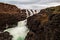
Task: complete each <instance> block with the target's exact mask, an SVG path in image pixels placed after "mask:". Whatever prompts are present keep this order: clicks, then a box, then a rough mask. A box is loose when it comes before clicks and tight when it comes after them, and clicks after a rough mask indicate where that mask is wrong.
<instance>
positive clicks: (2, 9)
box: [0, 3, 26, 31]
mask: <svg viewBox="0 0 60 40" xmlns="http://www.w3.org/2000/svg"><path fill="white" fill-rule="evenodd" d="M25 11H26V10H25ZM25 11H23V12H22V10H21V9H19V8H17V7H16V6H15V5H10V4H5V3H0V31H3V30H5V29H6V28H12V27H14V26H16V25H17V23H18V21H22V20H24V19H26V13H25ZM11 26H12V27H11Z"/></svg>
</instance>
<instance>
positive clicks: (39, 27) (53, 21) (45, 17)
mask: <svg viewBox="0 0 60 40" xmlns="http://www.w3.org/2000/svg"><path fill="white" fill-rule="evenodd" d="M59 8H60V6H56V7H50V8H46V9H43V10H41V11H40V12H39V13H38V14H35V15H33V16H31V17H29V18H28V19H27V26H28V28H29V29H30V31H29V33H28V34H27V36H26V38H25V39H26V40H60V13H59V12H60V11H59V12H58V10H60V9H59ZM55 12H56V13H55ZM32 34H33V35H34V38H33V36H31V35H32Z"/></svg>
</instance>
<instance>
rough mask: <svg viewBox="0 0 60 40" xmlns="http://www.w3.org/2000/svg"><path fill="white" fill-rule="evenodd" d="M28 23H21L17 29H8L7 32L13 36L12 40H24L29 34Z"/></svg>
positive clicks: (24, 21)
mask: <svg viewBox="0 0 60 40" xmlns="http://www.w3.org/2000/svg"><path fill="white" fill-rule="evenodd" d="M26 23H27V20H23V21H19V22H18V25H17V26H16V27H14V28H10V29H6V30H5V31H8V32H9V33H10V34H11V35H13V39H12V40H24V39H25V37H26V35H27V33H28V32H29V30H28V28H27V26H26Z"/></svg>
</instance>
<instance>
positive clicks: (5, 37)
mask: <svg viewBox="0 0 60 40" xmlns="http://www.w3.org/2000/svg"><path fill="white" fill-rule="evenodd" d="M12 38H13V36H12V35H10V34H9V32H3V33H0V40H12Z"/></svg>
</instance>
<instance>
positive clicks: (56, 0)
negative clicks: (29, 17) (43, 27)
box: [0, 0, 60, 9]
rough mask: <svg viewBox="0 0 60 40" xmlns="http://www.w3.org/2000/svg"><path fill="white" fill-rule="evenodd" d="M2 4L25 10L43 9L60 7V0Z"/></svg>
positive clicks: (34, 0) (16, 0) (26, 0)
mask: <svg viewBox="0 0 60 40" xmlns="http://www.w3.org/2000/svg"><path fill="white" fill-rule="evenodd" d="M0 2H5V3H9V4H14V5H16V6H18V7H19V8H23V9H42V8H46V7H50V6H57V5H60V0H0Z"/></svg>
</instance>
